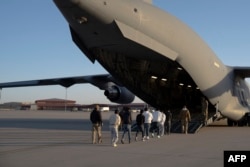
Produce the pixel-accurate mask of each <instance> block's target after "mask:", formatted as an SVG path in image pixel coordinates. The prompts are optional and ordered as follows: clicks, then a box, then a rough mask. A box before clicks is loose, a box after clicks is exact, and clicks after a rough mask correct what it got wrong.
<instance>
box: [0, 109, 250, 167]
mask: <svg viewBox="0 0 250 167" xmlns="http://www.w3.org/2000/svg"><path fill="white" fill-rule="evenodd" d="M109 115H110V113H104V114H103V118H104V119H105V122H104V127H103V133H102V134H103V143H102V144H94V145H93V144H91V131H90V128H91V124H90V122H89V113H84V112H64V111H0V167H92V166H93V167H97V166H103V167H112V166H119V167H138V166H142V167H152V166H157V167H166V166H168V167H183V166H188V167H200V166H202V167H211V166H212V167H223V151H224V150H248V151H249V150H250V143H249V139H250V129H249V127H226V126H224V125H223V124H217V125H214V126H209V127H206V128H202V129H201V130H200V131H199V132H198V133H197V134H187V135H185V134H171V135H169V136H163V137H161V138H160V139H157V138H150V140H148V141H145V142H142V141H138V142H135V141H133V142H132V143H131V144H127V143H126V141H125V144H121V143H120V142H119V143H118V147H116V148H114V147H112V146H111V144H110V132H109V129H108V121H107V120H108V118H109ZM133 118H134V119H135V115H134V117H133ZM120 137H121V133H120V136H119V138H120ZM133 139H134V132H133Z"/></svg>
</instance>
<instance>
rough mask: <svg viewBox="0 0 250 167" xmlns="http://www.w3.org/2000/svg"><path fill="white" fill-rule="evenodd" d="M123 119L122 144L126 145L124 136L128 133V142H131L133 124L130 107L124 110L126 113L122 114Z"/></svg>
mask: <svg viewBox="0 0 250 167" xmlns="http://www.w3.org/2000/svg"><path fill="white" fill-rule="evenodd" d="M122 118H123V134H122V139H121V143H122V144H124V136H125V134H126V133H127V132H128V142H129V143H130V141H131V124H132V115H131V112H130V110H129V108H128V107H125V108H124V113H123V114H122Z"/></svg>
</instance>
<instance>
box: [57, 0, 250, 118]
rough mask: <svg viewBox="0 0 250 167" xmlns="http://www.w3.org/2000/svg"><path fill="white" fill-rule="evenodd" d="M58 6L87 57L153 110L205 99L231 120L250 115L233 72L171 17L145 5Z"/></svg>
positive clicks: (70, 1)
mask: <svg viewBox="0 0 250 167" xmlns="http://www.w3.org/2000/svg"><path fill="white" fill-rule="evenodd" d="M54 1H55V3H56V5H57V6H58V8H59V9H60V11H61V12H62V14H63V15H64V16H65V18H66V20H67V21H68V23H69V25H70V29H71V33H72V38H73V40H74V42H75V43H76V44H77V46H78V47H79V48H80V49H81V50H82V51H83V53H85V55H86V56H87V57H88V58H89V59H90V60H91V61H93V62H94V61H95V60H97V61H99V62H100V64H101V65H102V66H103V67H104V68H105V69H106V70H107V71H109V72H110V74H111V75H112V76H114V77H115V78H116V79H117V80H118V81H120V82H121V83H122V84H124V85H125V86H126V87H127V88H128V89H129V90H131V91H132V92H133V93H135V94H136V95H137V96H138V97H140V98H141V99H143V100H145V101H146V102H148V103H151V104H152V105H153V106H162V107H166V106H168V107H169V106H172V105H176V106H178V107H181V105H183V104H184V103H199V102H198V100H199V97H201V96H202V95H204V96H205V97H206V98H207V99H208V100H209V102H210V103H211V104H212V105H217V106H218V109H219V111H220V112H221V114H222V115H224V116H226V117H228V118H231V119H234V120H239V119H241V118H242V117H243V116H244V115H245V113H246V112H249V110H248V105H245V106H244V105H242V103H241V102H240V100H239V97H238V96H237V93H235V83H236V81H235V79H234V74H233V72H232V69H231V68H229V67H227V66H225V65H224V64H223V63H222V62H221V61H220V59H219V58H218V57H217V56H216V55H215V53H214V52H213V51H212V50H211V49H210V47H209V46H208V45H207V44H206V43H205V42H204V41H203V40H202V39H201V38H200V37H199V36H198V35H197V34H196V33H195V32H194V31H193V30H191V29H190V28H189V27H188V26H187V25H185V24H184V23H182V22H181V21H179V20H178V19H177V18H175V17H174V16H172V15H170V14H169V13H167V12H165V11H162V10H161V9H159V8H157V7H155V6H153V5H151V4H149V3H146V2H144V1H142V0H105V1H104V0H94V1H93V0H54ZM152 76H154V77H155V78H153V77H152ZM241 82H244V81H240V83H241ZM196 97H197V98H196ZM245 98H248V97H245ZM177 101H178V103H177Z"/></svg>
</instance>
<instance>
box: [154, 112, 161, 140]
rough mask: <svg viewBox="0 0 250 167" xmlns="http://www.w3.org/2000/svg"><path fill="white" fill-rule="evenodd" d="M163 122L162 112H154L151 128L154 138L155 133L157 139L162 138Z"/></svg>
mask: <svg viewBox="0 0 250 167" xmlns="http://www.w3.org/2000/svg"><path fill="white" fill-rule="evenodd" d="M161 120H162V113H161V112H160V110H158V109H156V111H155V112H153V121H152V126H151V132H152V137H154V132H155V131H156V132H157V137H158V138H160V126H161V125H160V122H161Z"/></svg>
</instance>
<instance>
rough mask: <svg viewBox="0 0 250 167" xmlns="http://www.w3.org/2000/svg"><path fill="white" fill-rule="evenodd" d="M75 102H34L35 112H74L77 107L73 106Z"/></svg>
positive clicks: (61, 100)
mask: <svg viewBox="0 0 250 167" xmlns="http://www.w3.org/2000/svg"><path fill="white" fill-rule="evenodd" d="M75 103H76V101H73V100H65V99H57V98H53V99H43V100H36V101H35V104H36V106H37V107H36V108H37V110H65V109H67V110H75V109H76V108H77V107H79V105H77V104H75Z"/></svg>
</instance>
